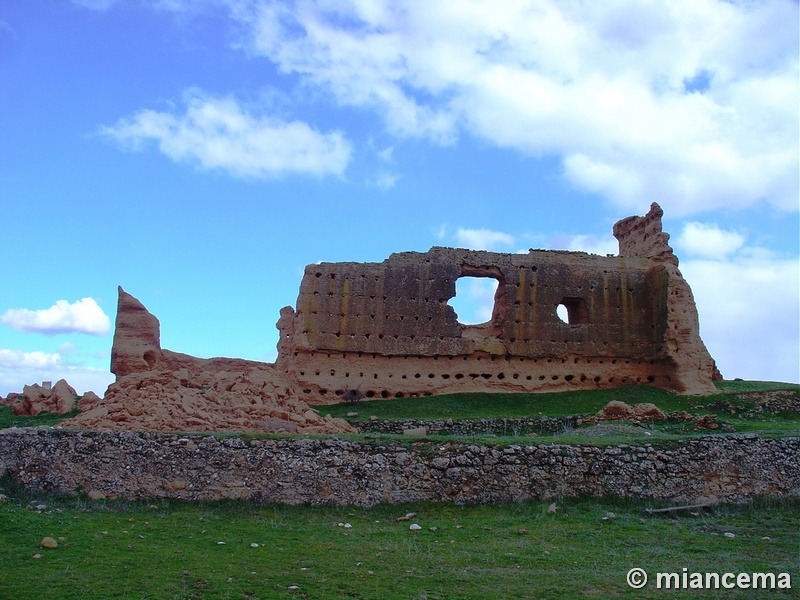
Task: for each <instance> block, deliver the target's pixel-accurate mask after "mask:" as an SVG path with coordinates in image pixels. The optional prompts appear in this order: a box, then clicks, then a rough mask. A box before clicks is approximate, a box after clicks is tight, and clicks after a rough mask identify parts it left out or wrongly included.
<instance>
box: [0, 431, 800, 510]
mask: <svg viewBox="0 0 800 600" xmlns="http://www.w3.org/2000/svg"><path fill="white" fill-rule="evenodd" d="M798 450H800V439H797V438H793V439H779V440H765V439H760V438H759V437H757V436H756V435H752V434H746V435H724V436H722V435H718V436H708V437H703V438H697V439H691V440H685V441H683V442H681V443H680V444H679V445H675V446H673V447H670V448H667V447H658V446H650V445H643V446H630V445H620V446H610V447H593V446H565V445H512V446H508V447H488V446H480V445H474V444H473V445H470V444H458V443H448V444H447V445H445V446H442V445H441V443H439V444H435V443H431V442H427V441H421V442H413V443H408V444H406V445H400V444H393V443H373V444H366V443H357V442H350V441H345V440H337V439H324V440H311V439H282V440H251V441H245V440H243V439H241V438H238V437H231V438H224V439H216V438H214V437H211V436H191V437H180V436H176V435H170V434H161V433H133V432H120V431H103V432H76V431H66V430H55V429H50V428H38V429H6V430H2V431H0V475H5V474H8V475H10V476H11V477H12V478H13V479H14V480H15V481H17V482H19V483H20V484H22V485H24V486H26V487H27V488H29V489H32V490H35V491H40V492H55V493H61V494H71V493H75V492H77V491H82V492H83V493H89V492H94V493H95V494H96V493H101V494H103V495H105V496H106V497H120V498H130V499H135V498H176V499H181V500H191V501H196V500H218V499H222V498H237V499H245V500H253V501H260V502H281V503H286V504H316V505H319V504H335V505H365V506H366V505H373V504H377V503H406V502H418V501H452V502H458V503H469V502H507V501H520V500H527V499H549V498H555V497H559V496H604V495H608V496H630V497H637V498H653V499H662V500H669V501H673V502H696V501H703V500H721V501H737V500H744V499H747V498H752V497H755V496H759V495H776V496H792V497H797V496H798V495H800V463H798V461H797V455H798Z"/></svg>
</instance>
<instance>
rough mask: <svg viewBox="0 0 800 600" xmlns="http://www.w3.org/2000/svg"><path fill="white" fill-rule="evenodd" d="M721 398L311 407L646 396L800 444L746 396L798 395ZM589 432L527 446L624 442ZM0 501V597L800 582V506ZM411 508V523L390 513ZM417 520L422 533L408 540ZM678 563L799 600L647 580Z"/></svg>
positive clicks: (510, 594) (532, 409)
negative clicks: (642, 576)
mask: <svg viewBox="0 0 800 600" xmlns="http://www.w3.org/2000/svg"><path fill="white" fill-rule="evenodd" d="M718 388H719V394H717V395H714V396H709V397H704V398H698V397H684V396H677V395H675V394H670V393H667V392H664V391H662V390H657V389H653V388H623V389H618V390H599V391H592V392H579V393H565V394H539V395H534V394H525V395H514V394H493V395H486V394H469V395H457V396H442V397H438V398H437V397H429V398H413V399H404V400H402V401H394V400H387V401H378V402H359V403H357V404H348V405H339V406H330V407H320V408H321V409H322V410H323V411H324V412H331V413H332V414H334V415H335V416H344V415H345V414H346V413H347V412H352V411H357V412H358V413H359V417H358V419H367V418H369V416H370V415H376V416H378V417H379V418H381V419H400V418H418V419H434V418H452V419H466V418H478V417H485V416H500V417H520V416H536V415H539V414H543V415H547V416H551V417H555V416H564V415H571V414H593V413H596V412H597V411H598V410H600V408H602V407H603V406H604V405H605V404H606V403H607V402H609V401H610V400H623V401H625V402H628V403H637V402H652V403H654V404H656V405H657V406H659V407H660V408H661V409H662V410H664V411H666V412H674V411H680V410H688V411H690V412H692V413H693V414H717V415H718V417H719V418H720V419H721V420H724V422H725V424H726V426H727V427H730V428H731V429H733V430H735V431H750V432H757V433H759V434H760V435H776V436H797V435H798V433H799V430H800V419H798V415H797V413H796V412H792V411H783V412H778V413H772V412H769V411H767V412H765V411H763V410H762V407H761V406H760V404H759V402H758V401H757V400H754V399H753V398H749V397H747V396H743V394H748V393H763V392H773V391H788V392H793V393H794V394H795V395H797V394H798V393H800V386H797V385H793V384H781V383H769V382H721V383H720V384H718ZM60 418H62V417H59V416H56V415H40V416H37V417H17V416H14V415H12V414H11V411H10V409H9V408H8V407H1V408H0V428H2V427H8V426H18V427H19V426H33V425H55V424H57V423H58V422H59V420H60ZM669 427H670V426H669V424H665V425H660V426H657V427H654V428H653V429H652V430H651V431H650V432H649V433H650V435H649V436H648V438H647V441H648V442H649V443H653V442H658V441H659V440H667V439H677V438H680V437H682V436H685V435H695V433H692V432H681V431H677V430H671V429H670V428H669ZM594 431H596V430H594ZM592 432H593V430H592V429H591V428H588V429H586V430H582V429H575V430H573V431H571V432H564V433H560V434H558V435H553V436H542V437H537V438H536V439H537V443H539V442H540V441H541V442H547V441H562V442H569V441H576V442H581V443H616V442H617V441H620V440H624V441H626V442H628V443H630V440H629V439H627V437H626V436H625V435H623V434H619V433H616V434H615V433H612V434H610V436H605V437H596V436H595V435H594V434H593V433H592ZM707 433H708V432H705V434H707ZM362 435H364V434H362ZM395 437H396V438H398V439H402V436H395ZM512 440H513V438H496V439H494V442H495V443H505V442H506V441H512ZM431 441H433V439H432V440H431ZM0 494H3V495H5V496H6V497H7V499H6V501H5V502H0V600H5V599H14V600H17V599H21V600H22V599H27V598H31V599H36V600H39V599H57V600H69V599H73V598H75V599H78V598H80V599H83V598H121V599H153V600H160V599H200V598H203V599H215V598H235V599H243V600H245V599H261V600H263V599H272V598H321V599H327V598H348V599H373V598H374V599H393V598H398V599H399V598H410V599H429V600H431V599H434V598H436V599H442V600H444V599H472V598H476V599H479V598H486V599H489V598H492V599H495V598H514V599H516V598H526V599H527V598H545V599H546V598H557V599H559V600H563V599H569V598H663V597H665V596H666V597H673V598H688V597H691V598H754V597H774V598H796V597H798V593H797V589H798V586H800V569H799V567H800V556H799V555H800V537H799V536H798V532H800V516H798V515H800V500H798V499H794V500H785V499H784V500H776V499H761V500H757V501H755V502H753V503H751V504H745V505H718V506H714V507H709V508H703V509H695V510H689V511H680V512H673V513H660V514H652V515H648V514H647V513H645V509H647V508H649V507H658V506H663V504H658V503H652V502H647V501H641V500H620V499H601V500H598V499H561V500H557V501H556V505H557V510H556V511H555V512H554V513H551V512H549V511H548V506H549V504H550V503H549V502H545V503H543V502H525V503H519V504H504V505H485V506H455V505H452V504H445V503H442V504H419V505H407V506H376V507H372V508H352V507H350V508H348V507H321V508H320V507H292V506H276V505H266V506H260V505H255V504H247V503H233V502H222V503H213V504H182V503H178V502H168V501H161V500H159V501H154V502H151V503H148V502H142V503H131V502H125V501H90V500H87V499H86V498H50V497H40V496H34V495H31V493H29V492H27V491H25V490H22V489H19V488H17V487H16V486H15V485H14V483H13V482H12V481H10V480H8V479H6V480H0ZM37 506H40V507H41V506H43V508H40V509H37V508H36V507H37ZM408 512H415V513H417V516H416V517H414V518H413V520H411V521H403V522H398V521H397V520H396V519H397V517H400V516H403V515H405V514H406V513H408ZM410 523H417V524H419V525H420V526H421V529H420V530H418V531H412V530H410V529H409V524H410ZM345 524H349V525H350V527H345V526H344V525H345ZM726 534H728V535H726ZM730 534H732V536H731V535H730ZM45 536H49V537H53V538H55V539H57V540H59V541H58V548H55V549H44V548H41V547H40V545H39V544H40V542H41V540H42V538H44V537H45ZM254 544H257V546H254ZM633 567H640V568H643V569H645V570H646V571H647V572H648V573H650V575H651V582H650V583H649V584H648V586H646V587H645V588H643V589H641V590H634V589H632V588H630V587H629V586H628V585H627V584H626V580H625V576H626V573H627V572H628V570H629V569H631V568H633ZM684 568H686V569H687V570H688V572H690V573H691V572H700V573H706V572H719V573H726V572H732V573H740V572H741V573H753V572H759V573H760V572H774V573H776V574H777V573H783V572H786V573H789V574H790V576H791V578H792V580H791V583H792V587H793V589H790V590H781V589H775V590H759V591H755V590H744V589H742V590H735V589H733V590H731V589H720V590H703V591H700V590H677V591H676V590H672V591H666V590H661V589H656V588H655V585H654V582H653V579H654V578H655V573H656V572H677V573H681V572H682V569H684Z"/></svg>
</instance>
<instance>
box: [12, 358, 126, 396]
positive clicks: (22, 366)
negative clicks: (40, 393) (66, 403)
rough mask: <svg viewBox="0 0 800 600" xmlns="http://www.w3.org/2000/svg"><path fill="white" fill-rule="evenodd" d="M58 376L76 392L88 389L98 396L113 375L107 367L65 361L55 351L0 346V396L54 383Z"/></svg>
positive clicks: (112, 378) (111, 379) (112, 379)
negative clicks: (25, 387) (31, 386)
mask: <svg viewBox="0 0 800 600" xmlns="http://www.w3.org/2000/svg"><path fill="white" fill-rule="evenodd" d="M74 349H75V348H74V347H73V348H71V349H70V350H74ZM106 359H107V357H106ZM59 379H66V381H67V382H68V383H69V384H70V385H71V386H72V387H74V388H75V391H77V392H78V393H79V394H83V393H85V392H86V391H88V390H92V391H94V392H96V393H97V394H99V395H101V396H102V395H103V393H104V392H105V389H106V388H107V387H108V386H109V384H111V382H113V381H114V375H113V374H112V373H111V372H110V371H109V370H108V369H98V368H92V367H89V366H86V365H85V364H81V363H79V362H72V361H68V360H65V359H64V357H63V356H62V355H61V354H60V353H59V352H41V351H34V352H23V351H21V350H9V349H6V348H0V395H1V396H7V395H8V394H9V393H10V392H21V391H22V388H23V387H24V386H26V385H30V384H34V383H39V384H41V383H42V382H43V381H52V382H56V381H58V380H59Z"/></svg>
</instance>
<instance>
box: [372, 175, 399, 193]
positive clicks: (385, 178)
mask: <svg viewBox="0 0 800 600" xmlns="http://www.w3.org/2000/svg"><path fill="white" fill-rule="evenodd" d="M398 179H400V176H399V175H397V174H396V173H388V172H386V171H381V172H380V173H378V176H377V177H376V178H375V182H374V183H375V186H376V187H378V188H380V189H382V190H388V189H391V188H393V187H394V184H395V183H397V180H398Z"/></svg>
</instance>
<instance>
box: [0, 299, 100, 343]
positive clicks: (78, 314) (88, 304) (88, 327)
mask: <svg viewBox="0 0 800 600" xmlns="http://www.w3.org/2000/svg"><path fill="white" fill-rule="evenodd" d="M0 323H3V324H4V325H8V326H9V327H11V328H13V329H16V330H18V331H24V332H30V333H43V334H45V335H55V334H59V333H86V334H89V335H106V334H107V333H108V332H109V331H110V329H111V321H110V319H109V318H108V316H107V315H106V314H105V313H104V312H103V309H102V308H100V306H99V305H98V304H97V302H96V301H95V300H94V299H93V298H83V299H82V300H78V301H77V302H73V303H72V304H70V303H69V302H67V301H66V300H57V301H56V303H55V304H54V305H53V306H51V307H50V308H46V309H43V310H28V309H27V308H12V309H9V310H7V311H6V312H5V313H3V314H2V315H0Z"/></svg>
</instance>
